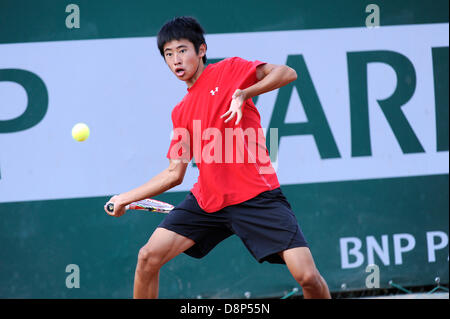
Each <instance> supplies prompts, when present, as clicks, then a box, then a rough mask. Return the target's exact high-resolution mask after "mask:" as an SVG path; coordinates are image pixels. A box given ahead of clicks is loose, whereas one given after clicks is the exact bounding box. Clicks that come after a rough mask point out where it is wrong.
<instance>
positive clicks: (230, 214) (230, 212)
mask: <svg viewBox="0 0 450 319" xmlns="http://www.w3.org/2000/svg"><path fill="white" fill-rule="evenodd" d="M157 43H158V48H159V50H160V53H161V55H162V56H163V57H164V61H165V63H166V64H167V65H168V66H169V68H170V70H171V71H172V72H173V73H174V74H175V76H176V77H177V78H178V79H179V80H181V81H184V82H186V84H187V94H186V95H185V96H184V98H183V100H182V101H181V102H179V103H178V105H176V106H175V108H174V109H173V111H172V122H173V126H174V135H173V138H172V142H171V145H170V147H169V151H168V153H167V157H168V158H169V167H168V168H167V169H165V170H164V171H162V172H161V173H160V174H158V175H156V176H155V177H153V178H152V179H151V180H150V181H148V182H147V183H145V184H144V185H142V186H140V187H137V188H135V189H133V190H131V191H129V192H126V193H123V194H120V195H117V196H114V197H112V198H111V199H110V201H109V202H112V203H114V212H113V213H112V215H113V216H121V215H123V214H124V213H125V206H126V205H127V204H129V203H131V202H133V201H137V200H141V199H144V198H148V197H154V196H156V195H159V194H161V193H163V192H165V191H167V190H169V189H171V188H172V187H174V186H176V185H179V184H180V183H181V182H182V181H183V177H184V175H185V172H186V167H187V165H188V162H189V161H190V160H191V159H192V157H193V156H194V158H195V161H196V163H197V166H198V169H199V177H198V181H197V183H196V184H195V185H194V186H193V188H192V189H191V192H190V193H189V194H188V195H187V196H186V198H185V199H184V201H182V202H181V203H180V204H179V205H178V206H176V207H175V208H174V209H173V210H172V211H171V212H170V213H169V214H168V215H167V216H166V217H165V219H164V220H163V221H162V222H161V224H160V225H159V226H158V227H157V228H156V230H155V231H154V233H153V234H152V236H151V237H150V239H149V241H148V242H147V243H146V244H145V245H144V246H143V247H142V248H141V249H140V251H139V254H138V261H137V267H136V272H135V281H134V298H157V297H158V287H159V271H160V269H161V267H162V266H163V265H164V264H165V263H167V262H168V261H169V260H171V259H172V258H174V257H175V256H177V255H179V254H180V253H182V252H184V253H186V254H188V255H189V256H192V257H195V258H202V257H203V256H205V255H206V254H208V252H209V251H210V250H211V249H213V248H214V247H215V246H216V245H217V244H218V243H220V242H221V241H222V240H224V239H226V238H227V237H229V236H231V235H233V234H236V235H237V236H239V237H240V238H241V239H242V241H243V243H244V245H245V246H246V247H247V249H248V250H249V251H250V253H251V254H252V255H253V256H254V257H255V259H256V260H257V261H258V262H260V263H261V262H263V261H268V262H270V263H279V264H286V265H287V268H288V269H289V271H290V272H291V274H292V276H293V277H294V278H295V280H296V281H297V282H298V283H299V284H300V286H301V287H302V289H303V295H304V297H305V298H330V293H329V290H328V287H327V284H326V282H325V280H324V279H323V278H322V276H321V275H320V274H319V271H318V270H317V268H316V266H315V264H314V260H313V257H312V255H311V252H310V249H309V247H308V244H307V242H306V240H305V238H304V236H303V234H302V231H301V229H300V227H299V225H298V222H297V219H296V217H295V215H294V213H293V211H292V209H291V206H290V205H289V203H288V201H287V199H286V198H285V196H284V195H283V193H282V191H281V189H280V184H279V182H278V179H277V175H276V173H275V171H274V170H273V169H272V167H271V163H270V160H269V161H267V154H268V152H267V149H266V146H265V140H264V139H263V138H262V137H261V136H259V135H261V134H259V133H261V132H262V130H261V121H260V116H259V113H258V111H257V109H256V108H255V105H254V104H253V102H252V100H251V98H252V97H254V96H256V95H259V94H263V93H265V92H268V91H271V90H275V89H277V88H280V87H282V86H284V85H286V84H288V83H290V82H292V81H294V80H296V78H297V74H296V72H295V71H294V70H293V69H291V68H289V67H287V66H284V65H274V64H269V63H263V62H260V61H253V62H250V61H246V60H244V59H241V58H238V57H233V58H227V59H225V60H222V61H220V62H218V63H215V64H210V65H208V66H205V63H206V49H207V47H206V43H205V39H204V31H203V29H202V27H201V26H200V24H199V23H198V22H197V21H196V20H195V19H194V18H192V17H178V18H174V19H173V20H171V21H169V22H167V23H166V24H165V25H164V26H163V27H162V28H161V30H160V31H159V33H158V37H157ZM230 133H231V134H232V135H231V136H232V140H231V141H232V143H230V142H229V141H230V139H229V137H230ZM199 137H200V138H199ZM235 144H236V145H237V146H236V147H235ZM230 145H231V146H230ZM238 146H241V151H236V149H238V148H239V147H238ZM105 210H106V209H105Z"/></svg>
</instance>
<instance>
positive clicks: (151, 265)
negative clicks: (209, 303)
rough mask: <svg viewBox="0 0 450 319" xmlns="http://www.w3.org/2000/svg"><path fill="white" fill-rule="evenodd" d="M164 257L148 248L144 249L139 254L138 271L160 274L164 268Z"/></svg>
mask: <svg viewBox="0 0 450 319" xmlns="http://www.w3.org/2000/svg"><path fill="white" fill-rule="evenodd" d="M161 260H162V257H161V256H159V254H158V253H156V252H155V251H153V250H152V249H150V248H148V247H145V246H144V247H142V248H141V249H140V250H139V254H138V267H137V268H138V271H139V272H144V273H152V272H158V271H159V269H160V268H161V267H162V264H161Z"/></svg>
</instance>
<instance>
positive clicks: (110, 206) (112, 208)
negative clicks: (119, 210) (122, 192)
mask: <svg viewBox="0 0 450 319" xmlns="http://www.w3.org/2000/svg"><path fill="white" fill-rule="evenodd" d="M106 210H107V211H108V212H110V213H112V212H114V203H109V204H108V205H106Z"/></svg>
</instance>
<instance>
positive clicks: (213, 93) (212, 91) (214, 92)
mask: <svg viewBox="0 0 450 319" xmlns="http://www.w3.org/2000/svg"><path fill="white" fill-rule="evenodd" d="M217 92H219V87H218V86H216V89H215V90H211V91H209V93H211V95H215V94H216V93H217Z"/></svg>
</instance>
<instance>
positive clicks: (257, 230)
mask: <svg viewBox="0 0 450 319" xmlns="http://www.w3.org/2000/svg"><path fill="white" fill-rule="evenodd" d="M158 227H162V228H165V229H168V230H171V231H174V232H176V233H177V234H180V235H182V236H185V237H187V238H190V239H192V240H193V241H194V242H195V244H194V246H192V247H190V248H189V249H187V250H186V251H185V253H186V254H187V255H189V256H191V257H195V258H202V257H204V256H205V255H207V254H208V253H209V251H210V250H211V249H213V248H214V247H215V246H216V245H217V244H218V243H220V242H221V241H222V240H224V239H226V238H228V237H229V236H231V235H233V234H236V235H237V236H239V238H241V240H242V241H243V243H244V245H245V246H246V247H247V249H248V250H249V251H250V253H251V254H252V255H253V257H255V259H256V260H257V261H258V262H260V263H262V262H263V261H268V262H269V263H276V264H284V261H283V259H282V258H281V257H280V256H279V255H278V253H279V252H281V251H283V250H286V249H289V248H294V247H308V244H307V242H306V240H305V238H304V236H303V233H302V231H301V229H300V226H299V225H298V222H297V219H296V217H295V214H294V212H293V211H292V208H291V206H290V205H289V203H288V201H287V199H286V197H285V196H284V195H283V193H282V191H281V189H280V188H277V189H274V190H271V191H266V192H263V193H261V194H259V195H258V196H256V197H254V198H252V199H249V200H247V201H245V202H243V203H240V204H236V205H231V206H227V207H225V208H222V209H221V210H219V211H217V212H214V213H207V212H205V211H204V210H202V209H201V208H200V206H199V205H198V203H197V200H196V199H195V197H194V195H193V194H192V193H191V192H189V193H188V194H187V196H186V198H185V199H184V200H183V201H182V202H181V203H180V204H179V205H178V206H176V207H175V208H174V209H173V210H172V211H171V212H170V213H169V214H168V215H167V216H166V217H165V218H164V220H163V221H162V222H161V223H160V224H159V226H158Z"/></svg>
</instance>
